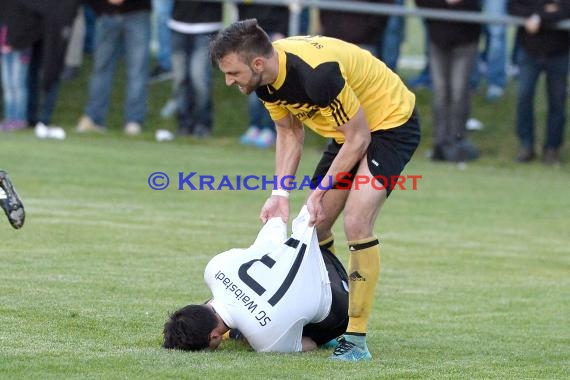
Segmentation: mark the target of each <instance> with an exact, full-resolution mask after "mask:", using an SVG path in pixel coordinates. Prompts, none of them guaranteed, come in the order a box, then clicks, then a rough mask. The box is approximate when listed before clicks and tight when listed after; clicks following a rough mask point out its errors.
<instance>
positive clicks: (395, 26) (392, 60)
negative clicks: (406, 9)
mask: <svg viewBox="0 0 570 380" xmlns="http://www.w3.org/2000/svg"><path fill="white" fill-rule="evenodd" d="M394 3H395V4H396V5H400V6H404V0H395V2H394ZM405 30H406V18H405V17H404V16H396V15H391V16H390V17H389V18H388V23H387V24H386V29H385V30H384V34H383V35H382V36H380V39H379V43H378V48H377V50H378V54H379V56H380V59H382V61H384V63H385V64H386V66H388V67H389V68H390V69H391V70H392V71H396V69H397V68H398V59H399V58H400V47H401V45H402V42H403V41H404V39H405Z"/></svg>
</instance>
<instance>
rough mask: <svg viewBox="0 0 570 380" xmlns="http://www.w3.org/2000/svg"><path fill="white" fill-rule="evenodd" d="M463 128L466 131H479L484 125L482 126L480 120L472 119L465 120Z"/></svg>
mask: <svg viewBox="0 0 570 380" xmlns="http://www.w3.org/2000/svg"><path fill="white" fill-rule="evenodd" d="M465 128H466V129H467V130H468V131H480V130H482V129H483V128H485V124H483V123H482V122H481V120H477V119H475V118H473V117H472V118H470V119H469V120H467V123H465Z"/></svg>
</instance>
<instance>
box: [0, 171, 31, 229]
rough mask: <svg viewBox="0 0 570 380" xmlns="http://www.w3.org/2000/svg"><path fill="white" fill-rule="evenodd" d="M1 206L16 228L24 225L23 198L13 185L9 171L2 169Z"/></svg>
mask: <svg viewBox="0 0 570 380" xmlns="http://www.w3.org/2000/svg"><path fill="white" fill-rule="evenodd" d="M0 207H2V209H3V210H4V212H5V213H6V216H7V217H8V221H9V222H10V224H11V225H12V227H14V228H15V229H18V228H21V227H22V226H23V225H24V219H25V218H26V213H25V211H24V205H23V204H22V200H21V199H20V197H19V196H18V193H17V192H16V189H14V186H13V185H12V182H11V181H10V178H9V177H8V173H6V172H5V171H4V170H0Z"/></svg>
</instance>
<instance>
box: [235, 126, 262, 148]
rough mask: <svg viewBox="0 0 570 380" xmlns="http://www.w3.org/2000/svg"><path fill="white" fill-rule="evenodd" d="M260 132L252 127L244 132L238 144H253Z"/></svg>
mask: <svg viewBox="0 0 570 380" xmlns="http://www.w3.org/2000/svg"><path fill="white" fill-rule="evenodd" d="M260 132H261V131H260V130H259V128H257V127H256V126H255V125H252V126H251V127H249V128H248V129H247V131H245V133H244V134H243V135H242V136H241V137H240V139H239V142H240V143H242V144H243V145H253V144H255V142H256V140H257V138H258V137H259V133H260Z"/></svg>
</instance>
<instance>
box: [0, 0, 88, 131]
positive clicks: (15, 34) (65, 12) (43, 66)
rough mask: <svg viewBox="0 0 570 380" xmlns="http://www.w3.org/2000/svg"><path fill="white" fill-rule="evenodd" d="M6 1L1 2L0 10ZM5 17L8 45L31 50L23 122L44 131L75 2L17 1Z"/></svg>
mask: <svg viewBox="0 0 570 380" xmlns="http://www.w3.org/2000/svg"><path fill="white" fill-rule="evenodd" d="M9 3H10V0H8V1H4V0H3V2H2V7H5V6H6V5H7V4H9ZM16 3H17V5H18V6H17V7H16V8H14V9H15V13H14V14H13V15H12V16H11V17H10V18H8V19H7V20H5V21H6V25H7V27H8V31H9V35H8V43H9V44H10V46H12V48H14V49H21V48H31V53H30V54H31V56H30V64H29V71H28V106H27V113H28V115H27V119H28V123H29V124H30V125H35V126H36V128H38V127H40V128H46V125H49V124H51V118H52V115H53V111H54V110H55V106H56V103H57V97H58V89H59V82H60V76H61V71H62V69H63V60H64V57H65V51H66V49H67V44H68V41H69V35H70V29H71V24H72V23H73V19H74V17H75V15H76V12H77V7H78V6H79V0H43V1H40V0H17V1H16Z"/></svg>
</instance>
